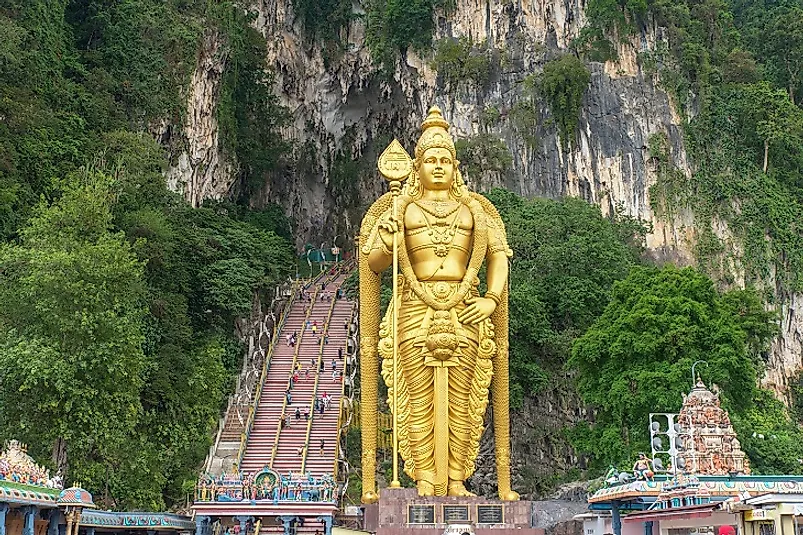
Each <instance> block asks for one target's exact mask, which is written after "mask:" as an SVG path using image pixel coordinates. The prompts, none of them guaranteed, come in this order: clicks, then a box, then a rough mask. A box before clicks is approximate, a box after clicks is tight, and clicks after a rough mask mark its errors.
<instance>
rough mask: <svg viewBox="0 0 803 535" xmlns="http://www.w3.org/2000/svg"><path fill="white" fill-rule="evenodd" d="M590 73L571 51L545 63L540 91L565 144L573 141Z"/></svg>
mask: <svg viewBox="0 0 803 535" xmlns="http://www.w3.org/2000/svg"><path fill="white" fill-rule="evenodd" d="M590 81H591V73H590V72H589V70H588V68H587V67H586V66H585V65H584V64H583V62H582V61H581V60H580V59H579V58H577V57H576V56H573V55H571V54H565V55H563V56H561V57H559V58H557V59H554V60H552V61H549V62H547V63H546V64H545V65H544V74H543V76H542V78H541V83H540V90H541V94H542V95H543V96H544V99H545V100H546V102H547V104H549V108H550V110H552V117H553V120H554V121H555V125H556V127H557V130H558V136H560V141H561V143H562V144H563V146H564V147H569V146H571V145H572V144H573V143H574V135H575V131H576V130H577V122H578V121H579V119H580V109H581V108H582V105H583V95H585V92H586V89H587V88H588V83H589V82H590Z"/></svg>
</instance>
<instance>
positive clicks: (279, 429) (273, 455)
mask: <svg viewBox="0 0 803 535" xmlns="http://www.w3.org/2000/svg"><path fill="white" fill-rule="evenodd" d="M318 276H319V277H320V276H321V274H318ZM315 282H316V281H315V280H313V281H312V282H311V283H310V284H315ZM307 288H309V285H308V286H307ZM311 297H312V298H311V299H310V303H309V306H308V307H307V310H306V312H305V314H304V321H303V322H302V324H301V333H299V335H298V340H296V348H295V351H294V352H293V362H292V363H291V364H290V375H289V377H288V381H290V382H291V381H292V380H293V372H294V371H295V369H296V363H297V362H298V353H299V351H301V343H302V342H303V341H304V335H305V334H306V332H307V322H308V321H309V317H310V314H312V310H313V309H314V308H315V303H317V302H318V289H317V288H316V289H314V290H313V293H312V296H311ZM288 384H289V383H288ZM286 412H287V396H285V397H284V400H283V401H282V412H281V413H280V414H279V421H278V422H276V437H275V438H274V439H273V450H272V451H271V454H270V463H269V464H268V466H269V467H270V468H273V462H274V461H275V460H276V450H277V449H278V448H279V437H280V435H281V433H282V420H283V419H284V417H285V414H286Z"/></svg>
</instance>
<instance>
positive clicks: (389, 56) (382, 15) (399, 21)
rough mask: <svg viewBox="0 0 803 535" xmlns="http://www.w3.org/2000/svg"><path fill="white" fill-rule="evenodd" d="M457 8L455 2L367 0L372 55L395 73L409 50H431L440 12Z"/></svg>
mask: <svg viewBox="0 0 803 535" xmlns="http://www.w3.org/2000/svg"><path fill="white" fill-rule="evenodd" d="M453 8H454V0H367V2H366V6H365V11H366V35H365V41H366V44H367V45H368V48H369V49H370V50H371V56H372V57H373V58H374V60H375V61H376V62H377V63H378V64H380V65H381V66H382V68H383V69H384V70H385V71H386V72H392V71H393V68H394V65H395V62H396V58H397V57H398V56H399V54H404V53H406V52H407V49H408V48H412V49H413V50H418V51H428V50H429V49H430V47H431V45H432V32H433V30H434V28H435V12H436V10H444V11H448V10H450V9H453Z"/></svg>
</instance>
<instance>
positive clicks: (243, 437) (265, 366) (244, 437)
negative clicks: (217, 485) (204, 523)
mask: <svg viewBox="0 0 803 535" xmlns="http://www.w3.org/2000/svg"><path fill="white" fill-rule="evenodd" d="M300 287H301V284H300V281H298V280H296V281H294V283H293V286H292V290H291V292H290V297H289V298H288V299H287V302H286V303H285V305H284V307H283V308H282V313H281V316H280V317H279V321H278V322H277V323H276V325H274V327H273V335H272V336H271V340H270V344H268V349H267V350H266V351H265V360H264V361H263V362H262V371H261V373H260V374H259V385H258V386H257V390H256V394H255V395H254V399H253V400H252V401H251V404H250V406H249V407H248V419H247V420H246V423H245V428H244V429H243V432H242V433H241V434H240V447H239V448H238V449H237V460H236V461H235V466H236V467H237V471H238V472H239V470H240V464H241V463H242V460H243V455H244V454H245V448H246V446H247V444H248V439H249V438H251V429H252V428H253V426H254V415H255V414H256V410H255V409H254V407H256V406H258V405H259V400H260V399H261V398H262V389H263V386H264V384H265V378H266V377H267V375H268V370H270V363H271V361H272V360H273V351H274V349H275V348H276V342H277V340H278V337H279V333H280V332H281V330H282V328H283V327H284V324H285V322H286V321H287V317H288V316H289V315H290V310H292V308H293V304H294V303H295V300H296V296H297V295H298V290H299V288H300Z"/></svg>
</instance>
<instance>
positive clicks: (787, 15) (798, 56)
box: [764, 6, 803, 103]
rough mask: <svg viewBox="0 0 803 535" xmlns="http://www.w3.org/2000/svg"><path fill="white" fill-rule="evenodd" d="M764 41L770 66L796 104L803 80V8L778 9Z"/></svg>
mask: <svg viewBox="0 0 803 535" xmlns="http://www.w3.org/2000/svg"><path fill="white" fill-rule="evenodd" d="M768 26H769V27H768V28H767V30H766V32H765V35H766V40H765V43H764V46H765V50H766V52H765V53H766V55H767V57H768V59H769V66H770V68H771V69H772V71H773V74H774V75H775V77H776V79H777V80H778V82H779V83H780V84H781V85H782V86H783V87H786V90H787V92H788V93H789V100H791V101H792V102H793V103H794V102H795V98H796V95H797V92H798V90H799V89H800V86H801V84H802V83H803V7H801V6H791V7H788V8H786V7H783V8H780V9H777V10H775V12H774V16H773V18H772V20H771V21H770V22H769V25H768Z"/></svg>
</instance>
